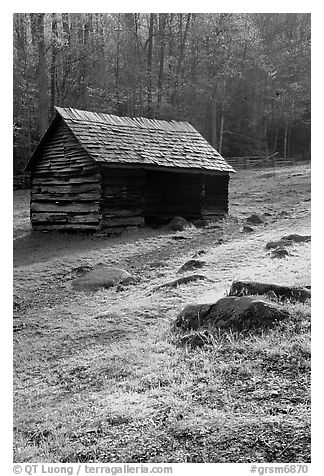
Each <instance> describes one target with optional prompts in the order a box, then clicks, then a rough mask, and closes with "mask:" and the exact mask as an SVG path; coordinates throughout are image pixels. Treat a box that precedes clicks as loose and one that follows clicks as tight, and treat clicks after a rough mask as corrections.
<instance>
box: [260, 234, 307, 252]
mask: <svg viewBox="0 0 324 476" xmlns="http://www.w3.org/2000/svg"><path fill="white" fill-rule="evenodd" d="M308 241H311V236H310V235H297V234H292V235H287V236H283V237H282V238H280V240H278V241H269V242H268V243H267V244H266V249H267V250H270V249H272V248H277V247H283V246H291V245H292V244H293V243H305V242H308Z"/></svg>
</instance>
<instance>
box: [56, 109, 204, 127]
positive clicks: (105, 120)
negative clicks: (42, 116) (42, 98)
mask: <svg viewBox="0 0 324 476" xmlns="http://www.w3.org/2000/svg"><path fill="white" fill-rule="evenodd" d="M55 109H56V111H57V112H58V113H59V114H60V115H61V116H62V118H63V119H64V120H71V121H74V122H80V121H82V122H95V123H97V124H98V123H102V124H107V125H113V126H117V127H118V126H128V127H141V128H145V129H148V128H150V129H154V130H169V131H179V132H195V133H197V131H196V129H195V128H194V127H193V126H192V125H191V124H190V122H186V121H174V120H170V121H167V120H165V119H150V118H148V117H142V116H138V117H128V116H116V115H115V114H107V113H97V112H92V111H83V110H80V109H73V108H62V107H57V106H56V107H55Z"/></svg>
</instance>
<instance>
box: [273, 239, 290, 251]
mask: <svg viewBox="0 0 324 476" xmlns="http://www.w3.org/2000/svg"><path fill="white" fill-rule="evenodd" d="M292 244H293V242H292V241H289V240H278V241H268V243H267V244H266V249H267V250H271V249H274V248H282V247H283V246H291V245H292Z"/></svg>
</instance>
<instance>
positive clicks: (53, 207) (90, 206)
mask: <svg viewBox="0 0 324 476" xmlns="http://www.w3.org/2000/svg"><path fill="white" fill-rule="evenodd" d="M30 209H31V212H56V213H59V212H63V213H64V212H83V213H91V212H99V203H98V202H80V203H66V204H55V203H47V202H32V203H31V207H30Z"/></svg>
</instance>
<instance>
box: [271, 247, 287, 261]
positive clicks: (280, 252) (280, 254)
mask: <svg viewBox="0 0 324 476" xmlns="http://www.w3.org/2000/svg"><path fill="white" fill-rule="evenodd" d="M286 256H289V252H288V251H287V250H286V249H285V248H275V249H274V250H272V253H271V258H278V259H282V258H286Z"/></svg>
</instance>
